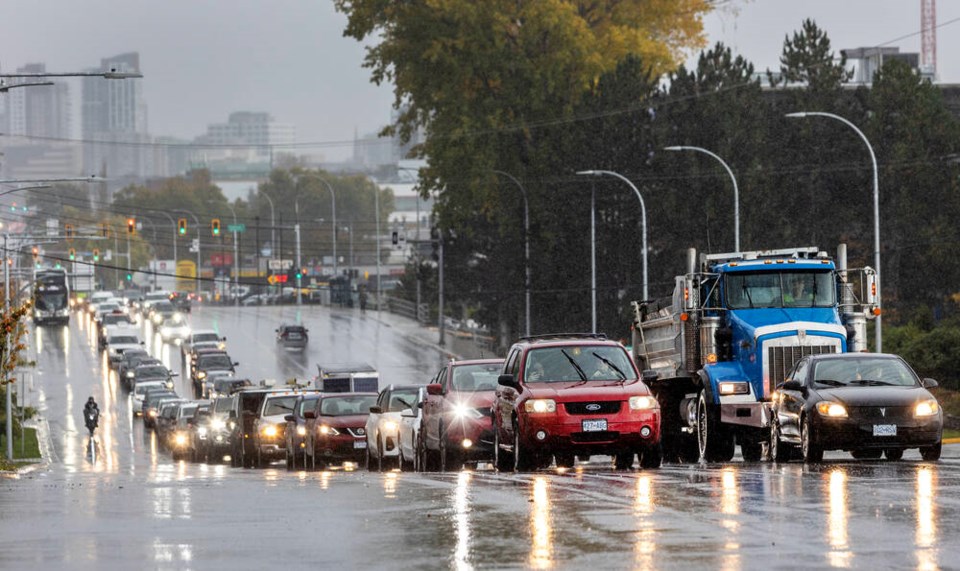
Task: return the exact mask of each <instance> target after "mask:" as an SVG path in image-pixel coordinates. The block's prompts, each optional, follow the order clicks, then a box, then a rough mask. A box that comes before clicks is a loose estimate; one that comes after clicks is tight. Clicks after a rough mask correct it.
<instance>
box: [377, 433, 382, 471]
mask: <svg viewBox="0 0 960 571" xmlns="http://www.w3.org/2000/svg"><path fill="white" fill-rule="evenodd" d="M377 472H383V438H382V437H381V436H380V435H377Z"/></svg>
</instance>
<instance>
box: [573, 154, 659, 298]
mask: <svg viewBox="0 0 960 571" xmlns="http://www.w3.org/2000/svg"><path fill="white" fill-rule="evenodd" d="M577 174H580V175H592V176H603V175H609V176H614V177H617V178H619V179H620V180H622V181H623V182H625V183H627V184H628V185H629V186H630V188H632V189H633V192H634V193H635V194H636V195H637V198H638V199H639V200H640V214H641V224H642V232H641V234H642V240H643V299H644V300H647V299H650V293H649V291H648V284H649V281H648V278H647V206H646V204H644V202H643V196H642V195H641V194H640V191H639V190H638V189H637V187H636V186H635V185H634V184H633V183H632V182H630V179H628V178H627V177H625V176H623V175H621V174H620V173H616V172H613V171H606V170H588V171H580V172H578V173H577Z"/></svg>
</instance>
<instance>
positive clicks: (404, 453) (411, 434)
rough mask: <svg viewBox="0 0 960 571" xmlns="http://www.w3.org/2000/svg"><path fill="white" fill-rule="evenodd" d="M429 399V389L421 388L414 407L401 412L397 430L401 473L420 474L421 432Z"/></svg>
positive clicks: (398, 461)
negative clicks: (425, 405) (424, 411)
mask: <svg viewBox="0 0 960 571" xmlns="http://www.w3.org/2000/svg"><path fill="white" fill-rule="evenodd" d="M426 399H427V387H420V389H419V390H418V391H417V398H416V400H415V402H414V403H413V407H411V408H408V409H404V410H402V411H400V428H398V429H397V431H398V435H397V447H398V448H399V449H400V454H399V457H398V458H397V463H398V464H400V470H401V471H410V470H413V471H415V472H419V471H420V470H422V469H423V468H421V464H420V457H419V456H418V454H419V453H420V450H418V447H421V448H422V446H423V444H422V439H421V437H420V431H421V430H422V428H423V403H424V402H425V401H426Z"/></svg>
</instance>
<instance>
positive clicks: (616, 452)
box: [493, 334, 661, 471]
mask: <svg viewBox="0 0 960 571" xmlns="http://www.w3.org/2000/svg"><path fill="white" fill-rule="evenodd" d="M498 385H499V386H498V387H497V391H496V397H495V398H494V402H493V409H494V441H495V444H494V457H495V463H496V465H497V469H499V470H507V469H513V470H516V471H525V470H535V469H537V468H544V467H547V466H549V465H550V462H551V460H552V459H553V460H556V463H557V466H558V467H571V466H573V465H574V462H575V459H576V458H577V457H580V458H584V457H589V455H591V454H606V455H610V456H613V457H614V458H615V460H616V462H615V465H616V467H617V469H629V468H631V467H632V466H633V459H634V456H637V455H639V457H640V466H641V467H644V468H656V467H659V466H660V461H661V451H660V406H659V404H658V403H657V399H656V398H655V397H654V396H653V395H652V394H651V392H650V389H649V388H648V387H647V385H646V384H644V382H643V381H642V379H641V377H640V374H639V372H638V370H637V367H636V365H634V363H633V360H632V359H631V358H630V355H629V354H628V353H627V351H626V349H624V347H623V345H621V344H620V343H617V342H616V341H610V340H608V339H607V338H606V337H605V336H604V335H600V334H561V335H545V336H538V337H525V338H522V339H520V340H519V341H518V342H516V343H514V344H513V346H512V347H511V348H510V351H509V353H508V354H507V359H506V361H505V362H504V365H503V371H502V374H501V375H500V377H499V378H498Z"/></svg>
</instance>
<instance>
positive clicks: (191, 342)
mask: <svg viewBox="0 0 960 571" xmlns="http://www.w3.org/2000/svg"><path fill="white" fill-rule="evenodd" d="M201 346H202V347H205V348H211V349H219V350H221V351H226V350H227V338H226V337H221V336H220V334H219V333H217V332H216V331H214V330H213V329H195V330H193V331H191V332H190V334H189V335H187V336H186V337H185V338H184V340H183V343H181V344H180V359H181V361H183V362H184V363H185V362H186V361H187V358H188V357H189V356H190V353H192V352H193V350H194V349H195V348H198V347H201Z"/></svg>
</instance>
